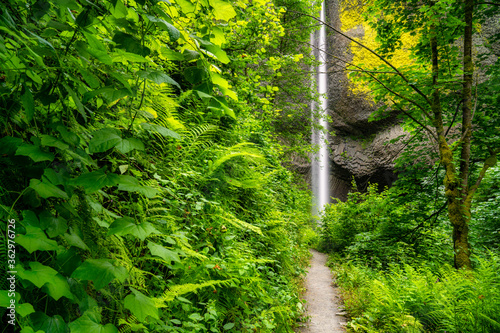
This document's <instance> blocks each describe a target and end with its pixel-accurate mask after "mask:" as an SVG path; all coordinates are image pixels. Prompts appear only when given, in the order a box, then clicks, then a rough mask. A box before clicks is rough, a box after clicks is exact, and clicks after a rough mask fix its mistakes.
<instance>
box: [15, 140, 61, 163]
mask: <svg viewBox="0 0 500 333" xmlns="http://www.w3.org/2000/svg"><path fill="white" fill-rule="evenodd" d="M16 155H21V156H28V157H29V158H31V159H32V160H33V161H35V162H43V161H49V162H52V161H53V160H54V155H53V154H51V153H47V152H44V151H42V150H41V149H40V147H38V146H34V145H30V144H27V143H25V144H22V145H21V146H20V147H19V148H17V150H16Z"/></svg>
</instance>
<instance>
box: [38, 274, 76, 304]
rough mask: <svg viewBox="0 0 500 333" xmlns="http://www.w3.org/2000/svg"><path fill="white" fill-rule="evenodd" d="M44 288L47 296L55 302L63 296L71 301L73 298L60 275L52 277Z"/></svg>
mask: <svg viewBox="0 0 500 333" xmlns="http://www.w3.org/2000/svg"><path fill="white" fill-rule="evenodd" d="M44 288H47V294H49V295H50V296H51V297H52V298H53V299H55V300H56V301H57V300H58V299H60V298H61V297H63V296H65V297H66V298H68V299H71V300H72V299H73V298H74V297H73V294H72V293H71V291H70V288H69V284H68V280H66V278H65V277H63V276H62V275H61V274H57V275H56V276H54V277H53V278H52V280H51V281H50V282H48V283H46V284H45V285H44Z"/></svg>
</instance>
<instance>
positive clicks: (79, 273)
mask: <svg viewBox="0 0 500 333" xmlns="http://www.w3.org/2000/svg"><path fill="white" fill-rule="evenodd" d="M115 264H116V261H115V260H111V259H87V260H85V262H84V263H82V264H81V265H80V266H78V268H77V269H75V271H74V272H73V274H71V277H73V278H77V279H80V280H91V281H93V282H94V287H95V288H96V289H97V290H99V289H102V288H104V287H105V286H107V285H108V284H109V283H110V282H111V281H112V280H114V279H117V280H118V281H120V282H122V283H123V282H124V281H125V279H126V278H127V277H128V273H127V269H126V268H125V267H122V266H115Z"/></svg>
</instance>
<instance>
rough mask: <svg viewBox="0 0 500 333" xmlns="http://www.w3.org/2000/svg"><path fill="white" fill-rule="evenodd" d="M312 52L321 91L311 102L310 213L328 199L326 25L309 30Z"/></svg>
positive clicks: (322, 9) (326, 202) (314, 70)
mask: <svg viewBox="0 0 500 333" xmlns="http://www.w3.org/2000/svg"><path fill="white" fill-rule="evenodd" d="M325 17H326V15H325V3H324V2H323V3H322V5H321V13H320V19H321V21H322V22H325ZM311 45H313V49H312V54H313V56H315V57H316V59H318V60H319V61H320V64H319V66H318V67H316V68H312V71H311V72H312V73H314V75H313V80H312V82H313V85H314V82H316V83H317V86H318V93H319V94H320V99H319V105H316V103H311V117H312V122H313V129H312V138H311V141H312V144H313V146H314V147H319V150H318V152H316V153H315V154H313V158H312V170H311V179H312V181H311V184H312V191H313V215H315V216H319V215H320V213H321V211H322V210H323V209H324V206H325V205H326V204H328V203H329V202H330V184H329V183H330V163H329V154H328V142H327V139H328V134H327V133H328V121H327V115H328V114H327V96H326V94H327V92H328V75H327V55H326V53H325V51H326V29H325V26H324V25H321V28H320V30H319V31H318V32H316V33H314V32H313V33H311Z"/></svg>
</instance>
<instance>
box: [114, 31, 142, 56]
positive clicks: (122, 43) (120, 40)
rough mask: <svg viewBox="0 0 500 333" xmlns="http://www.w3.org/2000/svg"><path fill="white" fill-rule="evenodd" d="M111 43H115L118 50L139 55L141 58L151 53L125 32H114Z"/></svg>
mask: <svg viewBox="0 0 500 333" xmlns="http://www.w3.org/2000/svg"><path fill="white" fill-rule="evenodd" d="M113 42H115V43H116V46H117V47H118V48H121V49H123V50H125V51H127V52H130V53H134V54H139V55H141V56H143V57H145V56H147V55H149V54H150V53H151V50H150V49H149V48H147V47H145V46H144V45H143V44H142V43H141V41H140V40H139V39H137V38H135V37H134V36H132V35H130V34H127V33H125V32H121V31H116V32H115V35H114V36H113Z"/></svg>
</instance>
